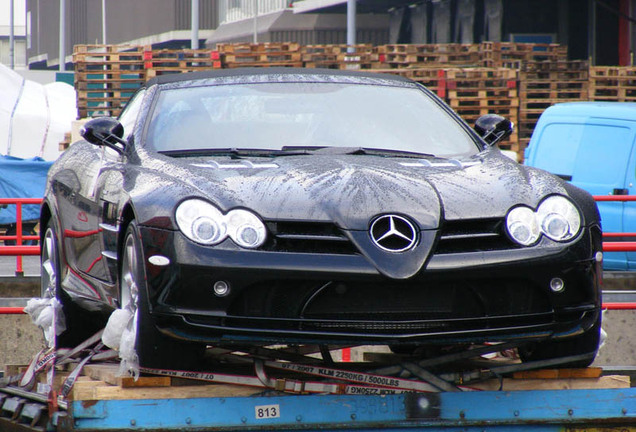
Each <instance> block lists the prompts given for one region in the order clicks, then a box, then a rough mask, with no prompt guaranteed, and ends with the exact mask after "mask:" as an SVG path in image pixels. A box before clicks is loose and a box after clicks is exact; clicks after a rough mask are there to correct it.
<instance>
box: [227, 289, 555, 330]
mask: <svg viewBox="0 0 636 432" xmlns="http://www.w3.org/2000/svg"><path fill="white" fill-rule="evenodd" d="M552 319H553V309H552V306H551V304H550V301H549V299H548V298H547V296H546V295H545V293H544V292H543V291H542V290H540V289H539V288H538V287H536V286H533V285H532V284H531V283H530V282H528V281H525V280H495V279H492V280H479V281H457V282H449V281H445V282H444V281H426V282H382V283H363V282H345V281H340V282H335V281H333V282H324V281H323V282H317V281H306V282H299V281H295V282H290V281H269V282H267V283H259V284H255V285H253V286H251V287H249V288H247V289H245V290H244V291H243V292H242V293H241V295H240V296H239V297H238V298H237V299H235V301H234V302H233V303H232V305H231V307H230V308H229V309H228V310H227V316H226V318H225V319H224V320H225V322H226V325H229V326H233V325H240V326H249V327H251V326H253V328H255V329H257V328H262V329H265V328H267V329H277V328H278V329H280V330H286V331H318V332H321V331H326V332H334V333H358V332H361V333H364V332H365V331H369V332H374V333H378V334H380V333H381V334H387V335H390V334H393V335H400V334H412V333H444V332H453V331H470V330H487V329H498V328H506V327H509V326H512V327H514V326H527V325H543V324H548V323H550V322H551V320H552ZM239 323H240V324H239Z"/></svg>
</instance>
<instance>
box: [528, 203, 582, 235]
mask: <svg viewBox="0 0 636 432" xmlns="http://www.w3.org/2000/svg"><path fill="white" fill-rule="evenodd" d="M537 219H538V221H539V223H540V224H541V232H543V234H545V235H546V236H548V237H550V238H551V239H552V240H555V241H566V240H570V239H572V238H574V237H576V235H577V234H578V233H579V230H580V229H581V214H580V213H579V211H578V210H577V209H576V207H575V206H574V204H572V202H571V201H570V200H568V199H567V198H564V197H562V196H551V197H550V198H548V199H546V200H545V201H543V202H542V203H541V205H540V206H539V208H538V209H537Z"/></svg>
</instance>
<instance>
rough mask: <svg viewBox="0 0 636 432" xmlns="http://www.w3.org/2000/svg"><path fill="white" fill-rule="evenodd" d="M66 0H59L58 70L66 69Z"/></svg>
mask: <svg viewBox="0 0 636 432" xmlns="http://www.w3.org/2000/svg"><path fill="white" fill-rule="evenodd" d="M65 45H66V0H60V72H64V71H65V70H66V60H65V59H66V47H65Z"/></svg>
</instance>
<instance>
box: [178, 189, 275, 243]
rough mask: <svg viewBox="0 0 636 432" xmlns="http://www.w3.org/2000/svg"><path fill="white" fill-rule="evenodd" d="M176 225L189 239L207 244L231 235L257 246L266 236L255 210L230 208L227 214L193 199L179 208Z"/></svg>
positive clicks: (240, 240) (237, 239)
mask: <svg viewBox="0 0 636 432" xmlns="http://www.w3.org/2000/svg"><path fill="white" fill-rule="evenodd" d="M176 219H177V225H178V226H179V229H180V230H181V232H183V234H185V236H186V237H188V238H189V239H190V240H192V241H195V242H197V243H201V244H205V245H215V244H218V243H221V242H222V241H223V240H225V239H226V238H227V237H228V236H229V237H230V238H231V239H232V240H233V241H234V243H236V244H237V245H239V246H241V247H244V248H257V247H259V246H261V245H262V244H263V243H264V242H265V239H266V237H267V234H266V229H265V225H263V222H261V220H260V219H259V218H258V216H256V215H255V214H254V213H251V212H249V211H247V210H231V211H230V212H228V213H227V214H226V215H224V214H223V213H221V212H220V211H219V209H217V208H216V207H214V206H213V205H212V204H210V203H208V202H206V201H203V200H200V199H190V200H187V201H184V202H182V203H181V204H180V205H179V207H177V211H176Z"/></svg>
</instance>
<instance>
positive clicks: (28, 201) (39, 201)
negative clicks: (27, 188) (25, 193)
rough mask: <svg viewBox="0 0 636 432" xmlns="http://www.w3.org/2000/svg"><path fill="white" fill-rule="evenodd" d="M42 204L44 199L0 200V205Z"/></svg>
mask: <svg viewBox="0 0 636 432" xmlns="http://www.w3.org/2000/svg"><path fill="white" fill-rule="evenodd" d="M18 203H19V204H42V198H0V204H18Z"/></svg>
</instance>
